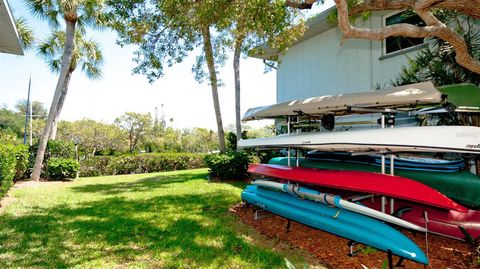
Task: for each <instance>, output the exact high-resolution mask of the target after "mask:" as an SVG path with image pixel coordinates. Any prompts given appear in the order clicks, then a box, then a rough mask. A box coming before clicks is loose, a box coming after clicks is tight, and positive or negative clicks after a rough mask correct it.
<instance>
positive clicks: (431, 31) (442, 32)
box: [335, 0, 480, 74]
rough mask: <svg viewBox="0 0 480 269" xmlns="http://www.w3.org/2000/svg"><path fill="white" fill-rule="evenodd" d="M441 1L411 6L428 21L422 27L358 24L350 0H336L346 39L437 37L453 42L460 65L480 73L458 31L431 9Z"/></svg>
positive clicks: (341, 27)
mask: <svg viewBox="0 0 480 269" xmlns="http://www.w3.org/2000/svg"><path fill="white" fill-rule="evenodd" d="M436 2H438V1H431V0H423V1H422V0H419V1H416V2H415V3H414V5H413V6H411V8H413V9H414V11H415V13H417V14H418V15H419V16H420V17H421V18H422V19H423V20H424V21H425V23H426V24H427V26H424V27H420V26H414V25H411V24H406V23H400V24H395V25H389V26H385V27H382V28H379V29H368V28H357V27H354V26H353V25H352V24H351V23H350V21H349V19H348V18H349V11H348V5H347V0H335V3H336V5H337V12H338V26H339V28H340V29H341V30H342V32H343V36H344V38H345V39H347V38H363V39H370V40H383V39H385V38H387V37H391V36H405V37H417V38H422V37H423V38H425V37H438V38H440V39H442V40H444V41H447V42H448V43H449V44H450V45H452V47H453V49H454V50H455V53H456V57H455V59H456V61H457V62H458V64H460V65H461V66H463V67H465V68H467V69H468V70H470V71H472V72H475V73H477V74H480V62H479V61H478V60H476V59H474V58H473V57H472V56H471V55H470V54H469V52H468V47H467V44H466V42H465V40H464V39H463V37H461V36H460V35H459V34H457V33H456V32H455V31H454V30H452V29H450V28H449V27H448V26H447V25H445V24H444V23H442V22H441V21H439V20H438V19H437V18H436V17H435V16H434V15H433V14H432V13H431V12H430V9H431V8H432V6H431V5H430V6H429V5H428V4H429V3H430V4H435V3H436Z"/></svg>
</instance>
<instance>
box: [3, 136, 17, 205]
mask: <svg viewBox="0 0 480 269" xmlns="http://www.w3.org/2000/svg"><path fill="white" fill-rule="evenodd" d="M16 163H17V161H16V159H15V150H14V146H11V145H0V198H2V197H3V196H5V194H6V193H7V191H8V190H9V189H10V188H11V187H12V186H13V178H14V177H15V165H16Z"/></svg>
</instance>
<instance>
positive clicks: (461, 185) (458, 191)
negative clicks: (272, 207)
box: [269, 157, 480, 210]
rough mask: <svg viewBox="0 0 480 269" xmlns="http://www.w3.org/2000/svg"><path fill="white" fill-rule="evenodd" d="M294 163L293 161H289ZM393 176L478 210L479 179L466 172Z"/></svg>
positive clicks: (306, 163)
mask: <svg viewBox="0 0 480 269" xmlns="http://www.w3.org/2000/svg"><path fill="white" fill-rule="evenodd" d="M291 161H292V162H291V163H295V159H293V158H292V159H291ZM269 164H279V165H284V166H285V165H287V164H288V158H284V157H279V158H273V159H271V160H270V161H269ZM299 164H300V166H301V167H305V168H319V169H328V170H340V171H364V172H380V168H379V167H377V166H372V165H369V164H359V163H350V162H337V161H335V162H332V161H318V160H312V159H308V158H307V159H305V158H299ZM395 175H397V176H401V177H404V178H408V179H412V180H415V181H418V182H420V183H423V184H425V185H427V186H430V187H431V188H433V189H436V190H438V191H439V192H441V193H442V194H444V195H445V196H447V197H449V198H451V199H453V200H455V201H457V202H461V203H462V204H465V205H468V206H469V207H471V208H472V209H475V210H480V177H479V176H476V175H474V174H472V173H470V172H467V171H461V172H450V173H443V172H424V171H411V170H405V169H396V170H395Z"/></svg>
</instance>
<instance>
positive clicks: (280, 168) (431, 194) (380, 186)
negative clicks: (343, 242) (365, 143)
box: [248, 164, 467, 212]
mask: <svg viewBox="0 0 480 269" xmlns="http://www.w3.org/2000/svg"><path fill="white" fill-rule="evenodd" d="M248 172H249V173H253V174H259V175H263V176H267V177H273V178H277V179H284V180H289V181H295V182H299V183H303V184H311V185H318V186H324V187H329V188H334V189H342V190H349V191H355V192H363V193H372V194H379V195H384V196H389V197H393V198H398V199H404V200H407V201H413V202H416V203H420V204H426V205H430V206H434V207H438V208H443V209H448V210H450V209H451V210H456V211H460V212H467V209H466V208H465V207H464V206H462V205H460V204H458V203H456V202H455V201H453V200H451V199H450V198H448V197H446V196H445V195H443V194H441V193H440V192H438V191H437V190H435V189H432V188H430V187H428V186H427V185H424V184H422V183H420V182H417V181H414V180H411V179H408V178H403V177H399V176H390V175H384V174H379V173H371V172H361V171H339V170H324V169H312V168H303V167H289V166H284V165H272V164H250V165H249V167H248Z"/></svg>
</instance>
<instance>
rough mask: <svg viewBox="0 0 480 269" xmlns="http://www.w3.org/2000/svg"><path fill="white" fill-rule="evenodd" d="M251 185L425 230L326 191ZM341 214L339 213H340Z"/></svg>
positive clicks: (262, 183) (259, 182) (265, 183)
mask: <svg viewBox="0 0 480 269" xmlns="http://www.w3.org/2000/svg"><path fill="white" fill-rule="evenodd" d="M252 184H253V185H257V186H259V187H262V188H269V189H274V190H278V191H282V192H286V193H289V194H292V195H294V196H298V197H300V198H303V199H309V200H312V201H316V202H320V203H323V204H327V205H329V206H335V207H338V208H342V209H345V210H349V211H352V212H356V213H359V214H362V215H365V216H369V217H372V218H375V219H379V220H382V221H386V222H389V223H392V224H395V225H397V226H401V227H404V228H407V229H412V230H416V231H420V232H426V229H425V228H423V227H420V226H418V225H416V224H413V223H411V222H408V221H405V220H403V219H399V218H397V217H394V216H392V215H388V214H385V213H383V212H380V211H377V210H374V209H371V208H369V207H366V206H363V205H359V204H355V203H352V202H349V201H347V200H344V199H342V198H341V197H340V196H338V195H332V194H327V193H321V192H318V191H315V190H312V189H309V188H304V187H298V186H295V185H292V184H284V183H279V182H274V181H267V180H255V181H253V182H252ZM340 214H341V213H340Z"/></svg>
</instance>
